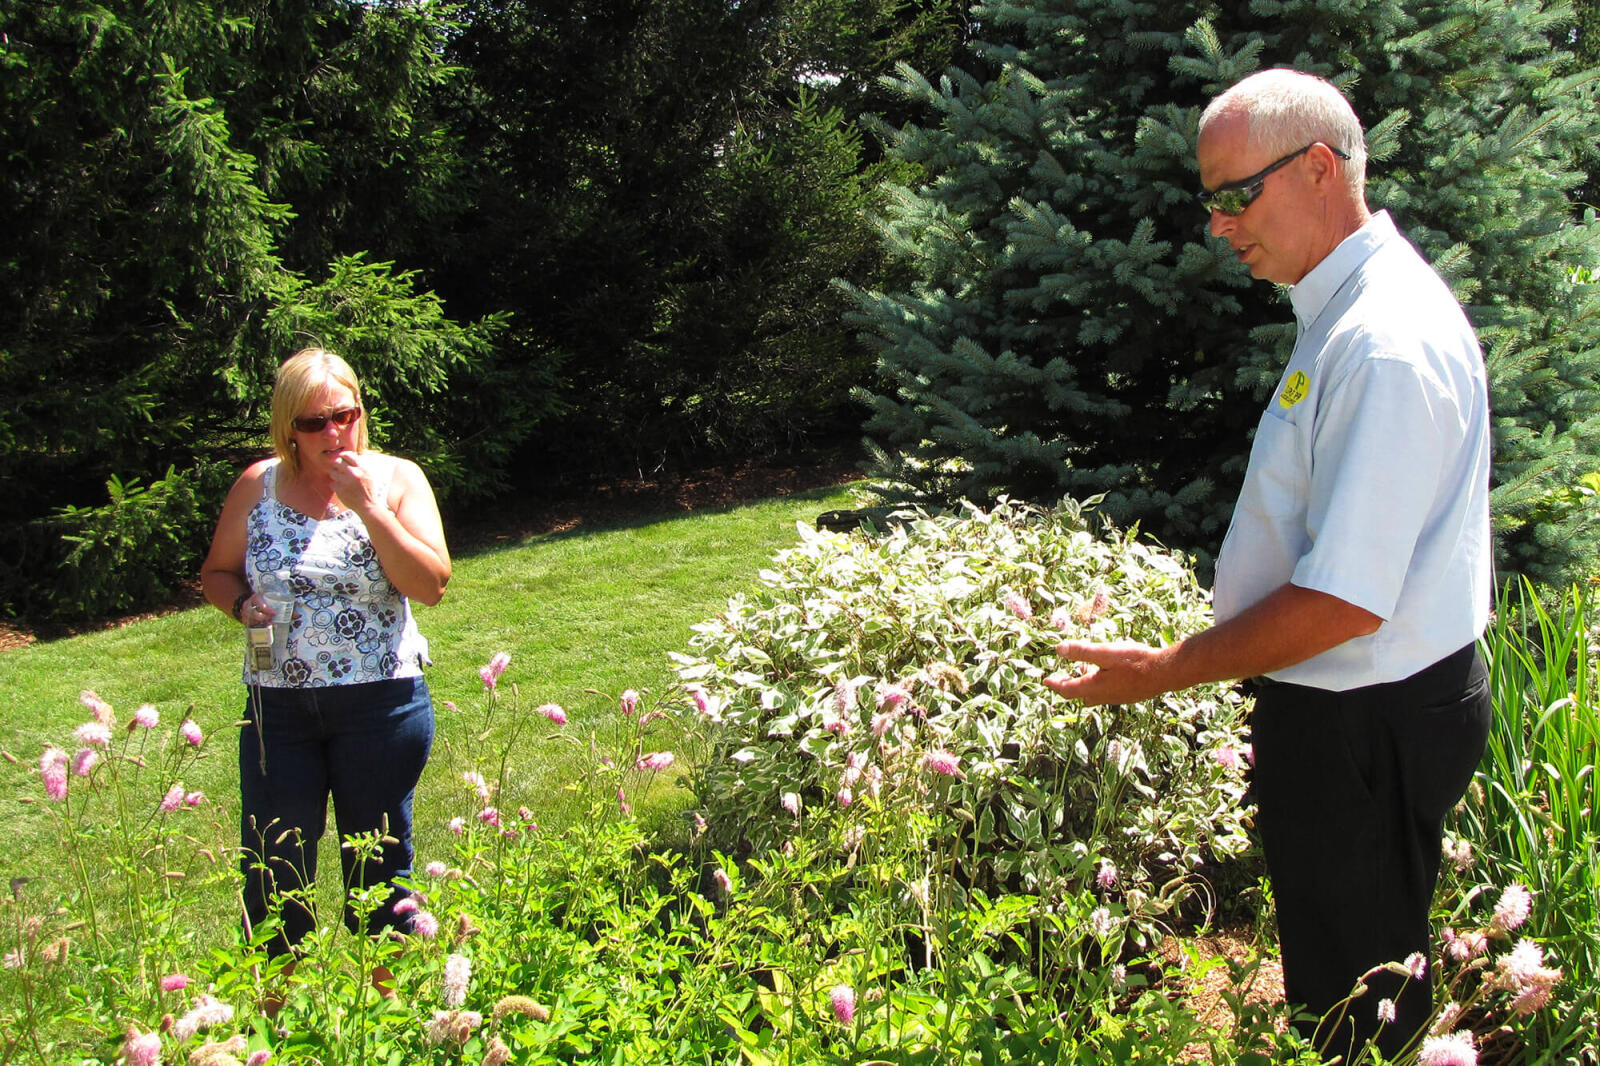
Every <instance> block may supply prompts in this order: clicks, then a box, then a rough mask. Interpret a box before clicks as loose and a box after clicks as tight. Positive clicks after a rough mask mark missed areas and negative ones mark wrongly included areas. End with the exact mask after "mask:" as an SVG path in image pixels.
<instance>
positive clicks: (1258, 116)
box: [1200, 68, 1367, 196]
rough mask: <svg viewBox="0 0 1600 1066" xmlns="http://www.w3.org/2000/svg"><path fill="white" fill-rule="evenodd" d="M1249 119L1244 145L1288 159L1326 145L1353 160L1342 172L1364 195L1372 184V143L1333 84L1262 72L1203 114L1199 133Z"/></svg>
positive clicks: (1290, 73)
mask: <svg viewBox="0 0 1600 1066" xmlns="http://www.w3.org/2000/svg"><path fill="white" fill-rule="evenodd" d="M1227 114H1242V115H1243V116H1244V117H1245V121H1246V123H1247V125H1246V127H1245V128H1246V135H1245V143H1246V144H1247V145H1249V146H1250V147H1251V148H1257V147H1259V148H1261V149H1263V150H1264V151H1265V153H1266V154H1269V155H1272V156H1274V157H1276V156H1283V155H1288V154H1289V153H1290V152H1293V151H1295V150H1297V149H1300V148H1304V147H1305V146H1306V145H1308V144H1312V143H1314V142H1316V141H1321V142H1322V143H1323V144H1325V145H1327V146H1328V147H1329V148H1337V149H1338V150H1339V151H1341V152H1343V153H1344V154H1345V155H1347V156H1349V157H1350V158H1349V159H1347V160H1344V161H1342V163H1341V172H1342V173H1343V175H1344V179H1345V182H1346V184H1348V185H1349V186H1350V189H1351V191H1352V192H1354V193H1355V194H1356V195H1358V196H1360V195H1362V194H1363V191H1364V189H1365V187H1366V181H1367V142H1366V138H1365V136H1363V134H1362V132H1361V120H1360V119H1358V118H1356V113H1355V109H1354V108H1352V107H1351V106H1350V101H1348V100H1346V99H1345V98H1344V94H1343V93H1341V92H1340V91H1339V90H1338V88H1337V87H1336V86H1334V85H1333V83H1332V82H1328V81H1324V80H1323V79H1321V78H1319V77H1317V76H1316V75H1314V74H1305V73H1302V72H1300V71H1298V70H1287V69H1283V68H1277V69H1273V70H1263V71H1258V72H1257V73H1255V74H1252V75H1250V76H1249V77H1248V78H1245V79H1244V80H1243V81H1241V82H1238V83H1236V84H1235V85H1233V86H1232V87H1230V88H1229V89H1228V90H1227V91H1225V92H1223V93H1222V94H1220V95H1219V96H1218V97H1217V98H1216V99H1214V100H1212V101H1211V103H1210V104H1209V105H1208V106H1207V107H1206V109H1205V111H1204V112H1203V113H1202V114H1201V115H1200V133H1201V134H1202V135H1203V134H1204V133H1205V131H1206V127H1207V126H1209V125H1210V124H1211V122H1212V121H1213V120H1215V119H1217V118H1219V117H1220V116H1222V115H1227Z"/></svg>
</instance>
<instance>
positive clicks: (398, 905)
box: [394, 896, 421, 917]
mask: <svg viewBox="0 0 1600 1066" xmlns="http://www.w3.org/2000/svg"><path fill="white" fill-rule="evenodd" d="M420 909H421V908H420V907H419V906H418V905H417V897H416V896H401V897H400V898H399V899H397V900H395V901H394V913H395V915H396V916H397V917H398V916H400V915H405V914H415V913H417V911H418V910H420Z"/></svg>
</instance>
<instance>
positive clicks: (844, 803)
mask: <svg viewBox="0 0 1600 1066" xmlns="http://www.w3.org/2000/svg"><path fill="white" fill-rule="evenodd" d="M855 798H856V796H855V793H854V792H851V791H850V790H849V789H848V788H841V789H840V790H839V794H838V795H837V796H835V797H834V799H836V800H838V801H839V806H841V807H848V806H850V804H851V803H853V802H855Z"/></svg>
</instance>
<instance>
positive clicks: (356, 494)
mask: <svg viewBox="0 0 1600 1066" xmlns="http://www.w3.org/2000/svg"><path fill="white" fill-rule="evenodd" d="M370 454H371V453H368V455H361V456H358V455H356V454H354V453H351V452H346V453H345V454H343V455H341V456H340V457H339V459H338V460H337V462H336V463H335V465H334V469H333V486H334V491H336V492H338V494H339V498H340V499H341V500H343V501H344V502H345V504H346V506H348V507H349V508H350V509H351V510H352V511H355V512H356V515H357V516H358V517H359V518H360V519H361V521H362V523H363V524H364V525H365V526H366V527H367V535H368V536H370V537H371V538H372V546H373V548H374V549H375V550H376V551H377V553H378V562H379V563H380V564H382V566H383V572H384V574H386V575H387V576H388V578H389V581H390V582H391V583H392V584H393V585H394V587H395V588H397V589H399V590H400V593H401V594H402V595H403V596H405V597H406V598H407V599H412V600H417V601H418V602H421V603H426V604H428V605H429V606H430V607H431V606H433V605H434V604H436V603H438V602H439V601H440V600H441V599H443V598H444V587H445V585H446V584H448V583H449V581H450V551H449V549H448V548H446V547H445V542H444V524H443V523H442V522H441V521H440V519H439V504H438V501H436V500H435V499H434V496H433V487H432V486H430V485H429V484H428V478H427V475H426V474H424V473H423V472H422V468H421V467H419V466H417V464H416V463H413V462H412V461H411V460H409V459H399V458H396V459H394V463H395V470H394V474H393V476H392V477H391V478H390V480H389V492H388V496H387V500H386V502H384V503H379V502H377V500H376V499H375V498H374V495H373V492H372V488H371V486H372V477H371V470H370V468H369V467H368V466H367V463H368V461H369V459H370Z"/></svg>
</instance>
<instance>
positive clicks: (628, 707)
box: [617, 688, 639, 718]
mask: <svg viewBox="0 0 1600 1066" xmlns="http://www.w3.org/2000/svg"><path fill="white" fill-rule="evenodd" d="M617 703H618V704H619V705H620V706H621V707H622V713H623V714H625V715H627V716H628V717H629V718H632V717H633V712H634V711H635V710H637V709H638V707H639V694H638V693H637V692H635V691H634V690H633V689H631V688H630V689H628V690H627V691H626V692H624V693H623V694H622V698H621V699H620V700H618V701H617Z"/></svg>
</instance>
